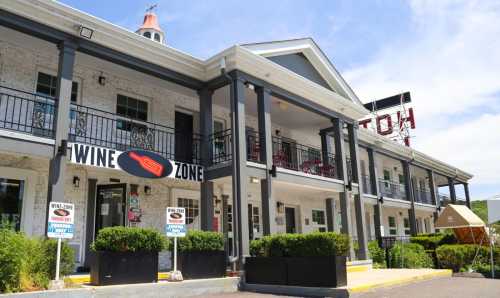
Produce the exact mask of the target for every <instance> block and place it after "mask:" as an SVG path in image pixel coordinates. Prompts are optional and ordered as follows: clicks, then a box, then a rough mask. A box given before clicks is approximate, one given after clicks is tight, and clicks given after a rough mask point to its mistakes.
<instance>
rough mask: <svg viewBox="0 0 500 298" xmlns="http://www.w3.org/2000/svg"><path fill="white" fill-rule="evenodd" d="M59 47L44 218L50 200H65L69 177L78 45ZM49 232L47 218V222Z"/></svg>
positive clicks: (64, 44)
mask: <svg viewBox="0 0 500 298" xmlns="http://www.w3.org/2000/svg"><path fill="white" fill-rule="evenodd" d="M58 48H59V65H58V70H57V89H56V98H57V104H56V106H57V109H56V115H55V118H54V121H55V122H54V128H55V143H54V154H53V157H52V159H51V160H50V165H49V185H48V191H47V206H46V210H45V216H46V217H45V218H47V217H48V213H49V205H50V202H51V201H59V202H64V201H66V199H65V196H64V186H65V184H64V182H65V180H66V179H65V178H66V162H67V157H66V154H67V148H65V146H66V145H67V144H66V142H67V140H68V133H69V127H70V125H71V123H70V117H69V116H70V106H71V88H72V85H73V67H74V64H75V51H76V48H77V45H76V44H74V43H72V42H67V41H64V42H61V43H60V44H59V45H58ZM44 225H45V232H47V220H45V222H44Z"/></svg>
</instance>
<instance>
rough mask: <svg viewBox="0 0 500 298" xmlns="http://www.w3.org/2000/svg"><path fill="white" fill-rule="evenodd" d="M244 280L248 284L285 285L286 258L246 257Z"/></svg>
mask: <svg viewBox="0 0 500 298" xmlns="http://www.w3.org/2000/svg"><path fill="white" fill-rule="evenodd" d="M245 281H246V282H247V283H250V284H266V285H286V283H287V272H286V258H279V257H269V258H267V257H253V258H246V259H245Z"/></svg>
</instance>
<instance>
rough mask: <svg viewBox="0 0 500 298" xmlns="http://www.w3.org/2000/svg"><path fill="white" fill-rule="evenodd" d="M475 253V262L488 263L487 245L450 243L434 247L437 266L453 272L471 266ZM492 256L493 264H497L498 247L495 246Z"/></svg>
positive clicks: (488, 252)
mask: <svg viewBox="0 0 500 298" xmlns="http://www.w3.org/2000/svg"><path fill="white" fill-rule="evenodd" d="M478 248H479V250H478ZM476 253H477V257H476V259H475V264H489V262H490V249H489V247H488V246H478V245H472V244H452V245H442V246H440V247H438V248H437V249H436V255H437V259H438V264H439V267H441V268H446V269H452V270H453V271H454V272H459V271H463V270H467V269H468V268H469V267H471V266H472V265H473V264H472V262H473V260H474V256H476ZM493 256H494V260H495V264H499V262H500V248H498V247H497V248H495V251H494V253H493Z"/></svg>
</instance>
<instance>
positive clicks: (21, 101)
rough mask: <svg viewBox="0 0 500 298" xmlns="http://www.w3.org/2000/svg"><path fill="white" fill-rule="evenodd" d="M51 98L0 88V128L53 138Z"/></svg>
mask: <svg viewBox="0 0 500 298" xmlns="http://www.w3.org/2000/svg"><path fill="white" fill-rule="evenodd" d="M55 112H56V105H55V100H54V98H53V97H48V96H44V95H37V94H34V93H29V92H24V91H19V90H16V89H12V88H8V87H2V86H0V128H2V129H7V130H12V131H17V132H22V133H27V134H31V135H34V136H39V137H44V138H54V120H55V115H56V113H55Z"/></svg>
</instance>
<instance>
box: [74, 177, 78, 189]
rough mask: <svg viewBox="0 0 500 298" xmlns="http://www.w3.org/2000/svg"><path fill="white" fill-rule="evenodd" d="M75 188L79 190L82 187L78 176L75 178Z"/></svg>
mask: <svg viewBox="0 0 500 298" xmlns="http://www.w3.org/2000/svg"><path fill="white" fill-rule="evenodd" d="M73 186H74V187H75V188H79V187H80V178H79V177H78V176H73Z"/></svg>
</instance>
